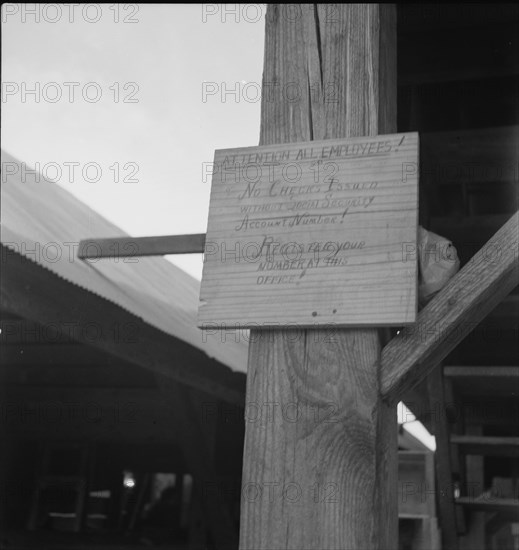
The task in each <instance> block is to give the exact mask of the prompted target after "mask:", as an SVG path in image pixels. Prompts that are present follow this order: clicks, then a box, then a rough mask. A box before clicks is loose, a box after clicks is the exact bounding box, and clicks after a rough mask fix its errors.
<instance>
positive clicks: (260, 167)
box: [198, 133, 418, 328]
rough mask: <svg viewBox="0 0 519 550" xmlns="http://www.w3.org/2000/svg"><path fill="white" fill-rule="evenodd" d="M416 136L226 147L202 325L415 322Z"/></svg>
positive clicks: (215, 176)
mask: <svg viewBox="0 0 519 550" xmlns="http://www.w3.org/2000/svg"><path fill="white" fill-rule="evenodd" d="M417 220H418V134H416V133H408V134H393V135H383V136H374V137H362V138H350V139H338V140H326V141H313V142H309V143H290V144H284V145H275V146H262V147H249V148H241V149H226V150H219V151H216V153H215V160H214V164H213V166H212V188H211V202H210V208H209V221H208V228H207V237H206V245H205V255H204V270H203V276H202V286H201V291H200V308H199V315H198V321H199V326H202V327H203V326H205V327H209V326H210V327H211V328H217V327H218V328H226V327H232V328H235V327H237V326H239V327H246V326H249V327H263V326H265V327H266V326H278V327H282V326H289V325H295V326H315V325H330V324H337V325H341V326H362V325H364V326H366V325H370V326H380V325H404V324H408V323H412V322H414V321H415V317H416V307H417V293H416V291H417V288H416V287H417V264H416V254H408V253H407V251H409V250H415V248H413V247H416V239H417Z"/></svg>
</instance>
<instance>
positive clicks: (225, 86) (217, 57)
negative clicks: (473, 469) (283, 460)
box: [2, 4, 434, 446]
mask: <svg viewBox="0 0 519 550" xmlns="http://www.w3.org/2000/svg"><path fill="white" fill-rule="evenodd" d="M235 6H237V8H235ZM235 9H237V11H236V12H234V13H233V10H235ZM265 9H266V8H265V5H264V4H243V5H233V4H230V5H228V6H227V7H225V6H222V5H221V4H205V5H201V4H198V5H178V4H176V5H162V4H155V5H150V4H119V5H117V4H115V5H114V4H111V5H110V4H80V5H73V4H72V5H70V4H69V5H57V4H36V5H34V4H32V5H31V4H27V5H25V4H4V5H3V6H2V80H3V84H2V148H3V149H5V150H6V151H8V152H10V153H11V154H12V155H14V156H15V157H17V158H18V159H19V160H20V161H22V162H25V163H27V165H28V166H30V167H39V169H40V170H42V171H43V173H44V175H46V176H47V177H49V178H50V179H54V180H56V181H58V183H59V184H60V185H62V186H64V187H65V188H66V189H68V190H69V191H70V192H71V193H73V194H74V195H76V196H77V197H78V198H79V199H80V200H82V201H83V202H85V203H86V204H88V205H89V206H90V207H92V208H93V209H94V210H96V211H97V212H99V213H100V214H102V215H103V216H105V217H106V218H108V219H109V220H110V221H111V222H113V223H115V224H116V225H119V226H120V227H121V228H122V229H123V230H125V231H126V232H128V233H129V234H130V235H132V236H148V235H175V234H183V233H204V232H205V231H206V229H207V216H208V209H209V193H210V183H211V182H210V179H207V181H203V165H204V163H208V162H211V161H212V160H213V156H214V151H215V149H222V148H228V147H246V146H252V145H257V144H258V140H259V122H260V101H259V99H260V98H259V95H258V90H259V89H260V86H261V76H262V69H263V43H264V28H265V17H264V15H265ZM31 91H32V93H31ZM71 176H72V177H71ZM70 179H72V180H73V181H69V180H70ZM117 179H118V181H116V180H117ZM96 180H97V181H96ZM106 237H109V235H106ZM169 259H170V260H171V261H174V262H175V263H176V264H177V265H179V266H180V267H182V268H183V269H185V270H186V271H188V272H189V273H191V275H193V276H194V277H196V278H198V279H200V278H201V275H202V257H201V255H189V256H170V257H169ZM399 417H400V421H404V420H407V421H412V420H413V417H412V416H411V415H410V414H409V413H408V412H406V411H405V410H404V409H403V408H402V407H399ZM408 428H409V430H410V431H411V432H412V433H415V435H417V436H418V437H420V438H422V439H423V440H424V441H426V442H427V444H429V445H431V446H434V440H433V438H430V437H427V436H426V435H424V432H423V429H421V428H420V426H419V425H418V423H415V422H412V423H411V424H409V425H408Z"/></svg>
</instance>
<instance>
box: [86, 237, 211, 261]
mask: <svg viewBox="0 0 519 550" xmlns="http://www.w3.org/2000/svg"><path fill="white" fill-rule="evenodd" d="M204 244H205V233H194V234H192V235H164V236H160V237H113V238H105V239H85V240H82V241H80V242H79V247H78V253H77V256H78V258H80V259H82V260H86V259H93V258H123V257H139V256H167V255H168V254H201V253H202V252H203V251H204Z"/></svg>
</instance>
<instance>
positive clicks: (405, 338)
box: [381, 213, 519, 401]
mask: <svg viewBox="0 0 519 550" xmlns="http://www.w3.org/2000/svg"><path fill="white" fill-rule="evenodd" d="M518 236H519V213H516V214H514V215H513V216H512V217H511V218H510V219H509V220H508V222H507V223H506V224H505V225H504V226H503V227H502V228H501V229H500V230H499V231H498V232H497V233H496V234H495V235H494V237H493V238H492V239H490V241H488V243H487V244H486V245H485V246H484V247H483V248H482V249H481V251H480V252H479V253H478V254H476V255H475V256H474V257H473V258H472V260H471V261H470V262H469V263H468V264H466V265H465V266H464V267H463V268H462V269H461V270H460V271H459V272H458V273H457V274H456V275H455V276H454V277H453V278H452V279H451V280H450V281H449V282H448V283H447V284H446V285H445V287H444V288H443V289H442V290H441V291H440V293H438V295H437V296H435V297H434V298H433V299H432V300H431V302H429V304H428V305H427V306H426V307H425V308H424V309H423V310H422V311H421V312H420V313H419V314H418V318H417V321H416V323H415V324H414V325H413V326H412V327H406V328H404V329H403V330H402V331H401V332H400V334H398V335H397V336H395V337H394V338H393V339H392V340H391V342H389V344H388V345H387V346H386V347H385V348H384V350H383V351H382V370H381V376H382V381H381V391H382V393H383V395H384V397H385V398H386V399H389V400H390V401H395V400H397V399H398V398H399V395H401V394H402V392H403V391H405V390H406V388H409V387H411V386H413V384H414V383H416V382H417V381H418V380H420V379H421V378H423V377H424V376H425V375H427V373H428V372H430V371H431V370H432V369H433V368H434V367H435V365H437V364H438V363H439V362H440V361H441V360H442V359H444V358H445V357H446V356H447V354H448V353H449V352H450V351H451V350H452V349H454V348H455V347H456V346H457V345H458V343H459V342H460V341H461V340H463V338H464V337H465V336H466V335H467V334H468V333H469V332H470V331H471V330H473V329H474V326H475V323H478V322H479V321H481V319H483V318H484V317H485V316H486V315H487V314H488V313H489V312H490V311H491V310H492V309H493V308H494V307H495V306H496V305H497V304H498V303H499V302H500V301H501V300H502V299H503V298H504V297H505V296H506V295H507V294H508V293H509V292H510V291H511V290H512V289H513V288H514V287H515V286H517V284H518V283H519V255H518Z"/></svg>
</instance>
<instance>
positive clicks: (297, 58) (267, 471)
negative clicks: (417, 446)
mask: <svg viewBox="0 0 519 550" xmlns="http://www.w3.org/2000/svg"><path fill="white" fill-rule="evenodd" d="M395 131H396V13H395V7H394V5H384V4H337V5H331V4H326V5H324V4H323V5H304V4H302V5H294V4H290V5H270V6H269V8H268V11H267V21H266V43H265V62H264V73H263V97H262V114H261V139H260V142H261V144H270V143H286V142H291V141H307V140H312V139H327V138H338V137H352V136H363V135H376V134H384V133H391V132H395ZM323 284H324V285H325V284H326V281H323ZM304 299H305V297H304V296H301V300H304ZM379 360H380V343H379V336H378V332H377V330H376V329H362V330H360V329H354V330H344V329H334V327H331V328H330V327H329V328H328V329H325V328H319V329H315V330H301V331H297V330H275V331H267V330H263V331H262V330H255V331H252V332H251V342H250V351H249V371H248V377H247V405H246V415H245V416H246V436H245V451H244V453H245V454H244V468H243V481H242V508H241V532H240V547H241V548H242V549H243V550H252V549H254V550H259V549H265V550H267V549H268V550H277V549H280V548H284V549H301V548H304V549H305V550H310V549H319V550H322V549H327V550H331V549H339V548H340V549H352V550H353V549H361V548H362V549H363V550H368V549H384V550H392V549H393V548H396V547H397V525H398V519H397V517H398V516H397V514H398V506H397V491H396V486H397V421H396V409H395V408H393V407H389V406H387V405H386V404H385V403H383V402H382V401H381V399H380V393H379V374H380V373H379V371H378V369H379ZM251 411H254V414H252V412H251Z"/></svg>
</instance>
